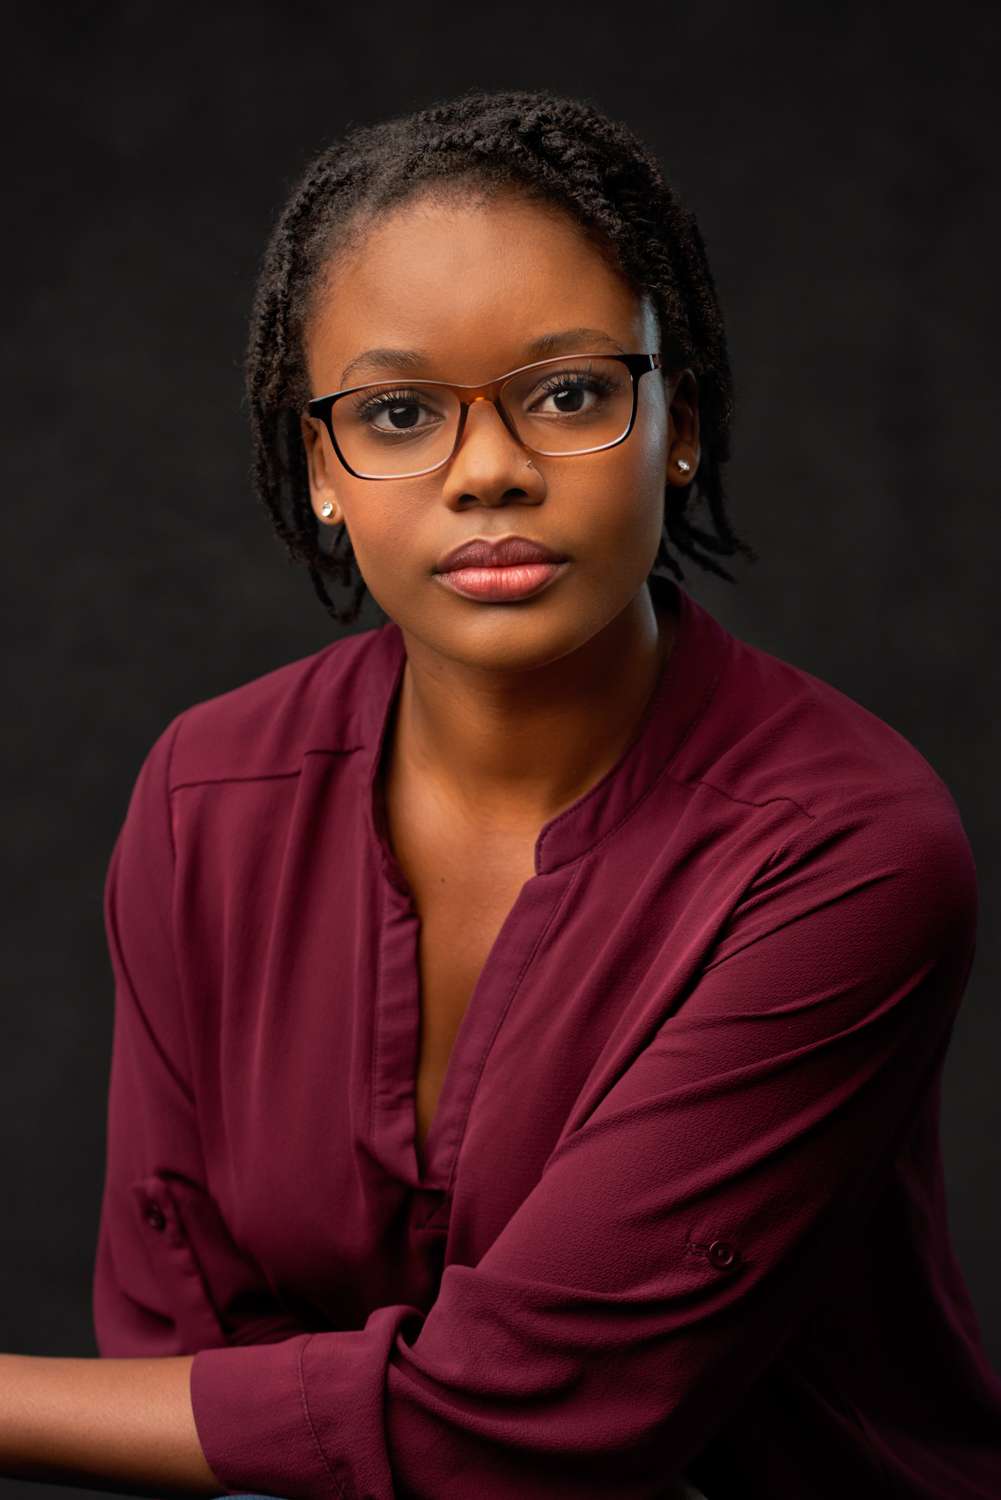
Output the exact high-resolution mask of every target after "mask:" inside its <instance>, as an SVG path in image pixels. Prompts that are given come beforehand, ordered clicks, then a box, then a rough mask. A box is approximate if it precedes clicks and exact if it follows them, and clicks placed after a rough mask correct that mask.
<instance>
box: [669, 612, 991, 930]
mask: <svg viewBox="0 0 1001 1500" xmlns="http://www.w3.org/2000/svg"><path fill="white" fill-rule="evenodd" d="M731 640H732V644H731V649H730V652H729V654H728V659H727V663H726V667H725V669H724V671H723V673H722V675H721V678H720V681H719V684H718V689H717V691H716V692H715V693H714V695H713V698H712V702H711V704H710V707H709V710H708V711H707V713H706V714H705V716H704V718H703V721H702V723H701V725H700V732H699V734H698V735H697V736H694V737H693V739H692V742H691V743H690V744H689V746H688V747H687V751H686V756H685V767H684V769H685V772H686V778H685V779H686V780H689V784H690V785H691V784H692V782H693V781H694V782H697V783H698V784H699V785H701V786H703V787H705V788H707V789H711V791H712V792H714V793H716V794H721V795H722V796H723V797H725V798H726V799H728V801H730V803H731V805H732V806H734V807H735V808H738V809H739V811H740V815H741V816H740V821H745V820H747V821H749V822H752V823H753V822H758V821H760V822H761V823H762V825H763V826H764V827H767V829H768V834H769V837H768V840H767V842H768V843H769V844H770V848H771V853H770V855H769V857H768V859H767V862H766V864H765V865H764V866H763V867H760V868H761V872H762V875H763V876H764V877H765V878H766V879H768V880H776V879H780V878H788V879H789V880H790V881H791V880H793V879H795V880H797V881H804V882H807V881H809V882H813V883H815V890H816V891H819V890H820V888H821V887H823V889H824V890H825V891H827V893H828V896H829V898H830V899H832V900H837V899H838V891H839V890H841V889H843V888H847V886H848V885H851V886H852V887H853V888H857V887H858V886H859V884H861V883H864V882H866V881H867V880H868V881H872V882H874V883H875V882H889V883H890V885H892V886H893V887H894V888H895V889H896V890H897V891H898V892H899V901H900V902H909V903H914V904H915V906H916V908H917V910H916V913H915V915H916V917H918V920H920V917H919V916H918V913H919V912H920V909H921V908H924V910H925V912H926V914H930V913H931V912H932V911H933V910H940V909H941V908H942V907H943V904H945V905H948V906H949V907H951V909H952V911H953V914H954V915H955V914H956V912H957V910H958V912H959V914H960V915H961V916H962V919H963V921H964V922H969V921H970V920H973V919H975V912H976V906H977V899H978V898H977V877H976V866H975V862H974V858H973V852H972V849H971V846H970V843H969V840H968V837H967V834H966V831H965V828H964V826H963V822H962V819H961V816H960V812H959V809H958V807H957V805H956V801H955V799H954V797H953V795H952V793H951V791H950V789H949V787H948V786H947V785H946V783H945V782H944V780H943V779H942V777H941V776H940V775H939V774H938V772H937V771H936V770H935V768H934V767H933V766H932V765H931V763H930V762H929V761H928V760H927V758H926V757H925V756H924V755H922V753H921V752H920V750H918V748H917V747H916V746H915V745H914V744H913V743H912V742H911V741H910V740H908V739H907V738H906V736H904V735H903V734H901V733H900V731H899V730H897V729H895V728H893V726H892V725H890V724H888V723H887V722H886V721H885V720H884V719H882V718H880V717H879V715H878V714H876V713H875V712H873V711H872V710H871V709H868V708H866V707H865V706H864V705H863V704H862V703H860V702H858V701H857V700H856V699H854V698H852V697H850V696H849V695H848V694H846V693H844V692H842V691H840V690H839V689H838V688H836V687H834V686H833V685H832V684H831V683H829V682H826V681H824V680H823V679H821V678H819V677H816V676H815V675H813V674H812V673H810V672H808V671H806V670H805V669H804V668H802V667H799V666H796V665H794V664H793V663H791V662H788V661H786V660H784V659H782V658H781V657H778V656H775V655H773V654H771V653H770V652H767V651H764V650H762V649H761V648H759V647H757V646H754V645H751V644H749V643H748V642H746V641H743V640H741V639H739V638H737V637H732V638H731ZM759 847H760V848H761V850H762V853H763V852H764V845H763V844H762V845H759ZM825 899H826V898H825Z"/></svg>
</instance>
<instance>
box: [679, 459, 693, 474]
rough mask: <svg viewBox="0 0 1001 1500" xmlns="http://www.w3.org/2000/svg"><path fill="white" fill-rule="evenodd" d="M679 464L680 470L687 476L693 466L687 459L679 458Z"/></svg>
mask: <svg viewBox="0 0 1001 1500" xmlns="http://www.w3.org/2000/svg"><path fill="white" fill-rule="evenodd" d="M677 464H678V468H679V469H680V470H681V472H682V473H683V474H687V473H688V471H689V469H690V468H691V467H692V466H691V464H690V463H689V462H688V459H687V458H679V459H678V460H677Z"/></svg>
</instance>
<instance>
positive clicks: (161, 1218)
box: [143, 1198, 167, 1230]
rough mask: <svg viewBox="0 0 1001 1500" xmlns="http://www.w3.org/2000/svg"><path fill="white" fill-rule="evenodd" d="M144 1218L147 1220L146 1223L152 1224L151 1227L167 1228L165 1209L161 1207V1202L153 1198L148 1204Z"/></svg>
mask: <svg viewBox="0 0 1001 1500" xmlns="http://www.w3.org/2000/svg"><path fill="white" fill-rule="evenodd" d="M143 1218H144V1219H145V1220H146V1223H147V1224H148V1225H149V1226H150V1228H151V1229H157V1230H159V1229H165V1228H166V1226H167V1219H166V1216H165V1215H164V1212H163V1209H162V1208H161V1207H160V1205H159V1203H157V1202H156V1201H155V1200H154V1199H152V1198H151V1199H150V1200H149V1202H148V1203H147V1204H146V1208H145V1211H144V1213H143Z"/></svg>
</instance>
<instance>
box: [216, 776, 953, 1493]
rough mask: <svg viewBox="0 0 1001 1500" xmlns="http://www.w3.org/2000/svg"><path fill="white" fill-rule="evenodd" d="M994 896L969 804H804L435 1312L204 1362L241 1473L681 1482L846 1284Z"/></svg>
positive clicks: (288, 1482)
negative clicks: (722, 923) (695, 967)
mask: <svg viewBox="0 0 1001 1500" xmlns="http://www.w3.org/2000/svg"><path fill="white" fill-rule="evenodd" d="M977 902H978V898H977V884H976V873H975V867H974V863H973V857H972V853H971V851H970V847H969V844H968V842H967V839H966V835H965V833H964V831H963V828H962V824H961V822H960V820H959V817H958V814H957V812H956V810H955V807H954V804H953V803H952V801H951V799H950V798H949V797H948V795H947V794H944V795H943V796H942V797H941V798H940V799H936V798H931V797H929V798H923V799H922V800H920V801H918V799H917V798H915V799H914V800H913V803H911V802H907V801H902V802H901V803H900V804H895V805H893V806H892V807H887V806H885V805H882V804H880V803H879V802H877V801H874V804H873V805H872V806H867V805H865V804H864V803H861V802H858V803H856V804H855V806H854V808H853V810H851V811H850V812H844V813H841V814H838V815H837V816H833V815H832V816H829V817H828V818H826V819H822V818H815V819H810V820H807V819H805V818H804V819H803V821H802V822H801V823H800V825H799V826H798V827H797V830H796V832H795V833H794V834H793V835H792V836H791V837H790V838H789V840H788V841H787V842H786V843H785V844H784V845H783V847H781V848H780V849H778V850H776V851H775V853H774V854H773V855H772V857H771V858H770V859H769V860H768V862H767V864H765V865H764V866H763V867H762V868H761V869H760V870H759V872H758V874H757V876H756V878H755V879H754V880H753V881H752V882H751V883H750V885H749V886H748V888H747V889H746V891H745V892H744V895H743V899H742V901H741V903H740V905H739V906H738V908H737V909H736V910H735V912H734V913H733V917H732V920H731V922H730V923H729V924H728V927H727V928H726V930H725V931H724V932H723V933H722V935H721V937H720V940H719V943H718V946H717V948H716V949H715V951H714V953H713V957H712V961H711V962H710V963H708V965H707V966H705V967H704V969H703V970H702V972H701V973H700V975H699V977H698V980H697V983H696V984H695V985H694V986H693V987H692V988H691V990H690V992H689V993H687V994H686V995H684V996H682V997H680V999H678V998H677V997H676V1003H674V1004H673V1008H671V1009H670V1013H669V1014H666V1016H665V1018H664V1019H663V1021H662V1023H661V1024H660V1025H659V1028H658V1029H657V1031H656V1033H655V1034H654V1035H653V1036H652V1037H651V1038H650V1039H649V1040H648V1042H647V1043H646V1045H645V1046H644V1048H643V1049H642V1050H641V1051H640V1052H639V1053H638V1055H636V1056H635V1058H634V1059H633V1061H632V1062H631V1064H630V1065H629V1066H627V1067H626V1068H625V1069H624V1070H620V1072H619V1074H618V1076H617V1077H616V1078H613V1079H610V1080H609V1084H608V1087H607V1089H606V1091H605V1092H604V1094H603V1095H602V1096H601V1097H600V1099H599V1100H598V1101H597V1102H596V1104H595V1106H594V1107H593V1108H592V1109H591V1110H590V1111H589V1113H588V1114H587V1116H586V1117H585V1118H582V1119H577V1118H573V1117H572V1119H571V1121H570V1122H569V1124H568V1129H567V1131H566V1132H565V1133H564V1136H563V1137H562V1139H561V1140H560V1142H559V1143H558V1145H557V1147H556V1149H555V1151H554V1152H553V1153H552V1155H551V1156H550V1158H549V1160H548V1162H547V1164H546V1167H545V1170H544V1171H543V1172H542V1174H541V1176H540V1178H539V1180H538V1182H537V1184H536V1186H535V1188H534V1189H533V1191H532V1192H531V1193H530V1194H529V1196H528V1197H527V1198H526V1199H525V1200H524V1201H523V1203H522V1204H521V1206H520V1207H519V1209H518V1211H517V1212H516V1213H515V1214H514V1215H513V1217H512V1218H511V1219H510V1220H509V1222H508V1223H507V1225H506V1226H505V1228H504V1229H503V1231H502V1232H501V1233H500V1235H499V1236H498V1237H497V1239H496V1240H495V1241H494V1243H493V1244H492V1245H491V1247H490V1248H489V1250H488V1251H487V1252H486V1253H485V1254H484V1255H483V1256H482V1258H481V1259H480V1260H479V1262H478V1263H477V1264H476V1265H473V1266H466V1265H459V1264H454V1265H449V1266H447V1267H446V1269H445V1270H444V1272H443V1274H442V1277H441V1282H440V1288H439V1294H438V1297H437V1300H436V1301H435V1303H434V1305H433V1306H432V1307H431V1309H430V1310H429V1311H428V1312H427V1313H426V1315H425V1314H423V1313H421V1312H419V1311H418V1310H417V1309H416V1308H414V1307H411V1306H407V1305H403V1304H400V1305H395V1306H387V1307H382V1308H380V1309H378V1310H376V1311H374V1312H373V1313H372V1314H371V1315H370V1316H369V1318H368V1320H367V1322H366V1323H365V1326H364V1327H363V1328H360V1329H357V1330H353V1331H338V1332H315V1333H312V1334H303V1335H301V1336H298V1337H292V1338H289V1339H286V1340H284V1341H282V1342H281V1343H279V1344H276V1345H272V1346H270V1347H267V1346H262V1347H245V1348H218V1349H206V1350H203V1351H202V1352H200V1353H198V1354H197V1355H196V1356H195V1359H194V1362H193V1365H192V1371H191V1392H192V1402H193V1409H194V1416H195V1422H196V1426H197V1429H198V1432H199V1435H200V1438H201V1441H202V1444H203V1447H204V1450H205V1455H206V1458H207V1460H208V1462H209V1464H210V1465H211V1467H212V1468H213V1470H214V1472H215V1473H216V1475H217V1476H218V1477H219V1479H220V1482H221V1484H222V1485H223V1486H224V1487H226V1488H228V1489H229V1490H230V1491H233V1492H236V1491H240V1490H244V1491H252V1492H262V1493H266V1494H275V1495H282V1496H285V1497H289V1500H294V1497H299V1496H302V1497H310V1500H313V1497H315V1500H320V1497H321V1496H329V1495H330V1494H331V1493H334V1494H338V1495H342V1496H344V1497H350V1500H362V1497H365V1500H392V1497H393V1496H394V1495H395V1496H401V1495H405V1496H410V1497H419V1500H453V1497H454V1500H460V1497H462V1500H468V1496H470V1495H476V1496H477V1497H478V1500H495V1497H496V1500H501V1497H504V1500H510V1497H514V1496H519V1497H523V1500H531V1497H539V1500H542V1497H545V1500H553V1497H556V1496H566V1497H570V1496H573V1497H575V1500H584V1497H594V1500H598V1497H602V1500H610V1497H612V1496H615V1497H617V1500H639V1497H654V1496H660V1495H662V1494H663V1493H664V1490H665V1488H666V1487H667V1486H668V1485H669V1484H670V1482H671V1481H672V1480H674V1479H676V1478H677V1477H678V1476H679V1475H680V1473H681V1471H682V1470H683V1469H684V1467H685V1465H686V1463H687V1462H688V1461H689V1460H690V1459H692V1458H693V1457H694V1456H695V1455H697V1454H698V1452H699V1451H700V1450H701V1448H702V1447H703V1446H704V1445H705V1444H706V1442H707V1441H708V1439H709V1437H710V1435H711V1433H712V1430H713V1429H714V1427H716V1426H717V1425H718V1424H720V1423H722V1422H723V1421H724V1419H725V1418H726V1417H727V1416H728V1414H730V1413H731V1412H732V1411H734V1410H735V1409H736V1408H737V1406H738V1405H739V1403H740V1401H741V1399H742V1397H743V1395H744V1394H745V1392H746V1391H747V1390H748V1388H749V1387H750V1386H751V1384H752V1383H753V1382H754V1381H755V1380H756V1378H757V1377H758V1376H759V1375H760V1374H761V1373H762V1372H763V1371H764V1370H765V1368H766V1367H767V1366H768V1365H769V1364H770V1363H771V1362H772V1361H773V1360H774V1359H775V1358H776V1356H777V1355H778V1354H779V1352H780V1351H781V1349H782V1347H783V1345H784V1343H785V1342H786V1341H787V1340H788V1339H789V1338H790V1337H791V1336H792V1335H793V1333H794V1332H795V1330H796V1328H797V1326H798V1324H799V1323H800V1322H801V1320H802V1319H803V1317H804V1315H805V1314H806V1312H807V1311H808V1309H809V1306H810V1304H811V1302H812V1301H813V1300H814V1299H816V1298H819V1297H822V1296H823V1295H824V1289H825V1285H827V1284H828V1283H829V1281H830V1278H831V1277H836V1276H837V1267H838V1258H839V1254H840V1253H841V1248H842V1247H843V1246H844V1245H845V1243H846V1239H847V1238H848V1237H850V1236H853V1235H856V1234H858V1233H859V1231H860V1228H861V1226H862V1225H863V1224H864V1220H865V1216H866V1213H867V1210H868V1208H869V1206H870V1205H871V1204H872V1202H873V1201H874V1196H875V1194H876V1193H877V1192H878V1190H879V1187H880V1183H881V1181H885V1169H886V1168H887V1167H888V1165H889V1163H890V1161H891V1160H892V1158H893V1156H894V1155H895V1153H896V1152H897V1150H898V1148H899V1146H900V1144H901V1142H902V1140H903V1138H904V1136H905V1135H906V1133H907V1132H908V1130H909V1128H910V1126H911V1125H912V1122H913V1120H914V1118H915V1113H916V1110H917V1108H918V1106H919V1104H920V1102H921V1100H922V1097H923V1095H924V1093H925V1091H926V1090H927V1089H928V1088H929V1086H930V1084H931V1082H932V1080H933V1077H934V1075H935V1073H936V1071H937V1069H938V1068H939V1067H940V1065H941V1061H942V1057H943V1054H944V1050H945V1048H946V1046H947V1044H948V1040H949V1035H950V1032H951V1028H952V1024H953V1021H954V1017H955V1013H956V1009H957V1006H958V1005H959V1002H960V999H961V996H962V992H963V988H964V986H965V982H966V979H967V976H968V973H969V969H970V966H971V964H972V961H973V956H974V948H975V940H976V925H977ZM665 940H669V935H665ZM516 1087H517V1081H516V1080H512V1091H515V1090H516Z"/></svg>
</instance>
